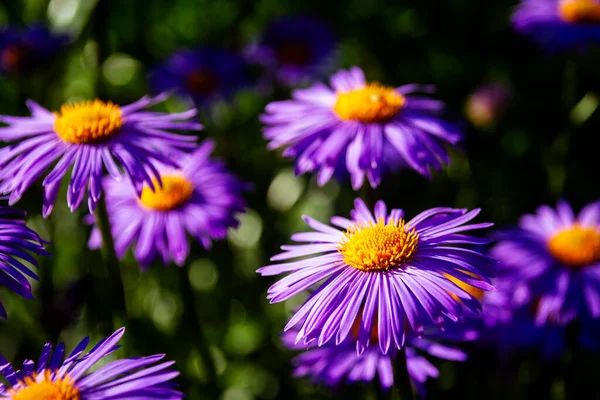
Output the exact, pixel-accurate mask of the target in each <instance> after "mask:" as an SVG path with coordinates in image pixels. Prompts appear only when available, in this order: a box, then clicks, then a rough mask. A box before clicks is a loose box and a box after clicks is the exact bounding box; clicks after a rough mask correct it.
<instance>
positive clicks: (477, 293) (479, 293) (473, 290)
mask: <svg viewBox="0 0 600 400" xmlns="http://www.w3.org/2000/svg"><path fill="white" fill-rule="evenodd" d="M461 272H464V273H465V274H467V275H470V276H472V277H473V278H478V276H477V275H476V274H474V273H472V272H469V271H464V270H461ZM443 275H444V276H445V277H446V278H448V280H449V281H450V282H452V283H454V284H455V285H456V286H458V287H459V288H461V289H462V290H464V291H465V292H467V293H469V294H470V295H471V296H473V297H475V298H476V299H477V300H479V301H481V299H483V293H484V291H483V290H482V289H479V288H477V287H475V286H471V285H469V284H468V283H466V282H463V281H461V280H460V279H458V278H456V277H454V276H452V275H450V274H447V273H445V272H444V274H443ZM451 296H452V298H453V299H454V300H456V301H460V298H459V297H458V296H457V295H455V294H454V293H452V294H451Z"/></svg>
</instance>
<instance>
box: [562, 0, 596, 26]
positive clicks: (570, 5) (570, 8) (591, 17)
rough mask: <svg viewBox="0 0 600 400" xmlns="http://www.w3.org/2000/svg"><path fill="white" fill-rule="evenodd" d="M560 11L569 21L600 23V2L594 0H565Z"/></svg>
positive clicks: (565, 19) (564, 19)
mask: <svg viewBox="0 0 600 400" xmlns="http://www.w3.org/2000/svg"><path fill="white" fill-rule="evenodd" d="M558 13H559V15H560V17H561V18H562V20H563V21H565V22H569V23H574V24H579V23H584V24H585V23H588V24H599V23H600V3H598V2H596V1H594V0H563V1H561V2H560V5H559V10H558Z"/></svg>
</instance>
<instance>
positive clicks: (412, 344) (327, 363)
mask: <svg viewBox="0 0 600 400" xmlns="http://www.w3.org/2000/svg"><path fill="white" fill-rule="evenodd" d="M453 325H456V326H454V327H453V328H451V329H449V330H447V331H446V332H444V331H441V330H439V328H437V327H428V329H426V330H425V332H424V333H423V334H422V335H421V336H417V335H414V334H413V335H409V336H408V337H407V341H406V347H405V349H406V350H405V351H406V367H407V370H408V374H409V377H410V380H411V382H412V383H413V385H414V386H415V388H416V390H417V391H418V392H419V394H420V395H421V396H424V394H425V382H426V381H427V379H429V378H437V377H438V376H439V370H438V369H437V368H436V367H435V366H434V365H433V364H432V363H431V362H430V361H429V360H428V359H427V357H426V355H428V356H433V357H436V358H439V359H443V360H449V361H464V360H466V359H467V355H466V354H465V353H464V352H463V351H461V350H459V349H457V348H456V347H452V346H451V345H448V344H446V343H445V342H447V341H452V342H458V341H467V340H473V339H475V338H476V335H477V332H475V331H472V330H463V329H462V328H461V326H460V324H453ZM358 330H359V321H358V320H357V321H356V322H355V323H354V325H353V327H352V334H351V336H354V338H355V339H356V338H357V337H358ZM296 334H297V331H295V330H290V331H288V332H286V333H284V335H283V343H284V344H285V346H286V347H288V348H290V349H293V350H305V352H304V353H302V354H300V355H299V356H297V357H296V358H294V360H293V361H292V363H293V364H294V366H295V369H294V375H295V376H297V377H301V376H307V377H309V378H310V379H311V380H312V381H314V382H315V383H323V384H325V385H327V386H333V387H337V386H339V385H341V384H343V383H344V382H350V383H353V382H360V381H363V382H370V381H372V380H374V379H375V376H376V375H377V376H378V377H379V382H380V383H381V386H382V387H383V388H384V389H389V388H390V387H392V385H393V384H394V370H393V362H394V359H395V357H396V351H392V352H390V353H389V354H383V353H382V352H381V350H380V349H379V347H378V346H377V345H376V344H375V345H371V346H369V347H368V348H367V349H366V350H365V352H364V353H363V354H362V355H360V356H359V355H357V354H356V348H355V347H356V346H355V343H354V340H350V339H346V340H344V341H343V342H342V343H340V344H339V345H337V346H336V345H333V344H329V345H325V346H323V347H317V346H316V343H315V340H310V341H308V342H307V343H302V342H301V343H296V340H295V339H296ZM371 340H372V341H373V343H377V333H376V331H373V332H372V337H371Z"/></svg>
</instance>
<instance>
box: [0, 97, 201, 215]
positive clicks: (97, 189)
mask: <svg viewBox="0 0 600 400" xmlns="http://www.w3.org/2000/svg"><path fill="white" fill-rule="evenodd" d="M164 98H165V96H158V97H154V98H150V97H143V98H141V99H140V100H138V101H136V102H135V103H132V104H129V105H126V106H122V107H120V106H118V105H116V104H113V103H111V102H107V103H105V102H103V101H101V100H94V101H86V102H81V103H75V104H65V105H63V106H62V107H61V110H60V112H54V113H53V112H50V111H48V110H46V109H45V108H43V107H41V106H40V105H38V104H36V103H35V102H33V101H31V100H30V101H28V102H27V106H28V107H29V110H31V114H32V115H31V117H10V116H0V121H2V122H4V123H5V124H8V125H9V126H6V127H2V128H0V140H3V141H5V142H8V143H9V145H8V146H6V147H4V148H2V149H0V193H3V194H10V197H9V201H10V204H14V203H15V202H17V201H18V200H19V199H20V198H21V196H22V195H23V193H24V192H25V191H26V190H27V189H28V188H29V186H31V184H32V183H33V182H35V181H36V180H37V179H38V178H39V177H40V176H42V175H43V174H44V173H45V172H46V171H48V170H49V169H51V171H50V172H49V173H48V174H47V175H46V177H45V178H44V180H43V182H42V184H43V186H44V205H43V215H44V217H47V216H48V215H49V214H50V212H51V211H52V207H53V206H54V202H55V200H56V196H57V195H58V189H59V187H60V183H61V181H62V179H63V177H64V176H65V174H66V173H67V172H68V171H69V169H70V168H71V167H73V169H72V172H71V179H70V182H69V187H68V191H67V203H68V205H69V208H70V209H71V211H72V212H73V211H75V209H77V208H78V207H79V205H80V204H81V202H82V200H83V198H84V197H85V194H86V192H88V191H89V195H88V207H89V209H90V212H92V211H93V210H94V209H95V208H96V204H97V203H98V200H99V199H100V195H101V194H102V185H101V182H102V176H103V175H104V168H106V170H107V171H108V173H109V174H110V175H111V176H112V177H113V178H115V179H121V178H122V172H121V170H120V168H119V165H120V166H121V167H122V168H123V169H124V170H125V175H126V176H127V178H128V179H129V180H130V181H131V182H132V183H133V184H134V186H135V189H136V191H137V193H138V194H140V195H141V191H142V187H143V184H144V183H146V184H148V185H151V186H152V187H154V184H153V179H154V178H153V177H157V176H158V172H157V170H156V166H157V164H158V163H159V162H160V163H165V164H168V165H172V166H177V163H176V161H175V160H173V159H171V157H168V156H167V153H169V152H170V151H174V150H179V149H190V148H195V147H196V143H195V142H196V137H195V136H184V135H179V134H174V133H171V132H169V130H183V129H190V130H200V129H202V125H200V124H198V123H195V122H191V121H188V120H189V119H191V118H192V117H194V116H195V115H196V110H189V111H186V112H182V113H176V114H165V113H159V112H150V111H145V110H143V109H144V108H146V107H149V106H151V105H153V104H156V103H158V102H160V101H162V100H164Z"/></svg>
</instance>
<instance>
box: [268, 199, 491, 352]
mask: <svg viewBox="0 0 600 400" xmlns="http://www.w3.org/2000/svg"><path fill="white" fill-rule="evenodd" d="M354 205H355V209H354V210H352V211H351V213H350V215H351V217H352V219H351V220H350V219H346V218H342V217H333V218H332V219H331V223H332V224H333V225H335V226H336V227H338V228H337V229H336V228H334V227H331V226H328V225H325V224H323V223H321V222H318V221H316V220H314V219H312V218H310V217H306V216H305V217H304V221H305V222H306V223H307V225H308V226H310V227H311V228H312V229H314V231H312V232H303V233H297V234H294V235H293V236H292V240H294V241H296V242H301V243H303V244H299V245H285V246H282V247H281V248H282V249H283V250H284V252H283V253H281V254H279V255H276V256H274V257H272V258H271V260H272V261H277V262H279V261H287V260H294V259H296V260H294V261H289V262H283V263H276V264H273V265H269V266H265V267H263V268H260V269H259V270H258V272H259V273H260V274H262V275H278V274H281V273H285V272H291V274H290V275H288V276H287V277H285V278H283V279H281V280H280V281H279V282H277V283H275V284H274V285H273V286H271V287H270V288H269V291H268V297H267V298H268V299H270V300H271V302H273V303H274V302H280V301H283V300H287V299H289V298H290V297H292V296H294V295H296V294H298V293H300V292H302V291H304V290H307V289H309V288H311V287H312V286H313V285H316V284H317V283H318V282H320V281H322V280H326V281H325V282H324V283H323V284H322V285H320V286H319V287H318V289H317V290H316V291H315V292H314V293H313V294H312V295H311V296H310V298H309V299H308V300H307V301H306V302H305V303H304V304H303V305H302V307H301V308H300V309H298V311H297V312H296V313H295V315H294V316H293V317H292V319H291V320H290V321H289V322H288V324H287V326H286V328H285V329H286V330H288V329H290V328H292V327H293V326H295V325H297V324H298V325H299V326H301V328H300V329H299V330H298V334H297V338H296V340H297V341H298V342H299V341H302V340H303V341H304V342H306V341H307V340H312V339H316V343H317V344H318V345H319V346H322V345H324V344H326V343H328V342H330V341H332V340H335V343H341V342H343V341H344V340H345V339H346V338H347V337H348V335H349V333H350V330H351V328H352V325H353V323H354V321H355V320H356V318H357V317H358V315H359V312H360V321H361V323H360V329H359V332H358V335H357V341H356V346H357V352H358V353H359V354H360V353H361V352H362V351H364V349H365V348H367V347H368V345H369V341H370V336H371V335H370V332H371V327H372V326H373V324H374V322H373V321H374V318H375V314H377V315H378V322H377V337H378V340H379V347H380V350H381V351H382V352H383V353H384V354H387V353H388V352H389V351H390V349H391V348H394V347H395V348H398V349H400V348H402V346H403V344H404V341H405V334H406V333H407V331H408V332H415V333H416V334H419V333H421V332H423V329H424V326H426V325H429V324H431V323H432V322H433V323H435V324H438V325H440V326H443V325H444V320H445V317H447V318H450V319H451V320H453V321H457V320H460V319H462V318H463V317H464V315H465V314H466V313H467V311H466V310H469V311H468V312H470V313H473V312H479V311H480V304H479V302H478V301H477V300H476V299H474V298H473V297H472V296H471V295H470V294H469V293H467V292H466V291H464V290H463V289H461V288H460V287H459V286H457V285H456V284H454V283H453V282H452V281H451V280H449V279H448V278H447V276H448V275H449V276H452V277H454V278H456V279H458V280H460V281H462V282H465V283H468V284H469V285H471V286H474V287H477V288H480V289H483V290H491V289H493V287H492V285H491V284H490V283H489V280H488V278H487V276H488V275H489V272H490V269H491V268H490V267H491V266H492V265H493V264H494V261H493V260H492V259H491V258H489V257H487V256H485V255H482V254H480V253H478V252H476V251H473V250H470V249H467V248H463V247H459V245H463V244H465V245H471V244H479V243H485V242H486V240H485V239H478V238H475V237H471V236H468V235H464V234H462V233H461V232H465V231H469V230H474V229H481V228H487V227H489V226H491V224H489V223H478V224H466V223H467V222H469V221H471V220H472V219H473V218H475V216H476V215H477V214H478V213H479V210H473V211H470V212H467V210H466V209H454V208H442V207H440V208H432V209H430V210H427V211H424V212H422V213H420V214H418V215H417V216H416V217H414V218H413V219H411V220H409V221H405V220H404V218H403V212H402V211H401V210H398V209H393V210H392V211H391V212H390V213H389V214H388V212H387V207H386V205H385V203H383V202H382V201H379V202H377V204H376V205H375V213H374V214H373V213H371V211H370V210H369V209H368V208H367V206H366V205H365V203H364V202H363V201H362V200H360V199H357V200H356V201H355V203H354ZM465 224H466V225H465ZM339 228H341V230H340V229H339ZM444 274H446V275H444ZM361 309H363V311H360V310H361ZM465 309H466V310H465Z"/></svg>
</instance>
